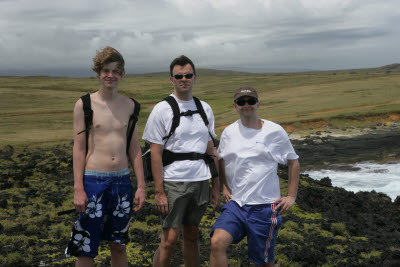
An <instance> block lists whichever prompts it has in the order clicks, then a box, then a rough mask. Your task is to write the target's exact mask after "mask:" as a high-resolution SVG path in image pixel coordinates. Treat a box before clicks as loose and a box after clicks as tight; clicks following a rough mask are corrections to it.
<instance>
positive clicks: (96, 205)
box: [86, 195, 103, 219]
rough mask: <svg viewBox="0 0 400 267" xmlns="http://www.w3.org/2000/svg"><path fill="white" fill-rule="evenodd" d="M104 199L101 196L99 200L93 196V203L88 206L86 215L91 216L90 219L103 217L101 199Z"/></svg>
mask: <svg viewBox="0 0 400 267" xmlns="http://www.w3.org/2000/svg"><path fill="white" fill-rule="evenodd" d="M102 198H103V195H101V196H100V197H99V198H97V197H96V196H93V199H92V201H91V202H90V203H89V204H88V205H87V207H86V214H89V217H90V218H92V219H93V218H96V217H101V216H102V215H103V212H102V208H103V207H102V204H101V199H102Z"/></svg>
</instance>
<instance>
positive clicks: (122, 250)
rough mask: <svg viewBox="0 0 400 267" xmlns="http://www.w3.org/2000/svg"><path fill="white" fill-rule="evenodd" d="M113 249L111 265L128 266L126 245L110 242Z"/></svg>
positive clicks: (117, 266) (116, 266)
mask: <svg viewBox="0 0 400 267" xmlns="http://www.w3.org/2000/svg"><path fill="white" fill-rule="evenodd" d="M109 246H110V251H111V266H115V267H119V266H122V267H123V266H128V258H127V256H126V246H124V245H120V244H117V243H115V242H109Z"/></svg>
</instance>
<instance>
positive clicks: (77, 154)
mask: <svg viewBox="0 0 400 267" xmlns="http://www.w3.org/2000/svg"><path fill="white" fill-rule="evenodd" d="M85 127H86V125H85V119H84V113H83V103H82V100H81V99H79V100H78V101H77V102H76V104H75V108H74V148H73V171H74V205H75V208H76V211H78V212H80V213H83V212H85V210H86V206H87V204H88V198H87V195H86V192H85V189H84V186H83V172H84V170H85V165H86V132H83V133H81V134H78V133H79V132H81V131H82V130H84V129H85Z"/></svg>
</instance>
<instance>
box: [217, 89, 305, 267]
mask: <svg viewBox="0 0 400 267" xmlns="http://www.w3.org/2000/svg"><path fill="white" fill-rule="evenodd" d="M233 107H234V109H235V110H236V111H237V112H238V113H239V116H240V119H239V120H237V121H236V122H234V123H233V124H231V125H229V126H228V127H227V128H226V129H225V130H224V131H223V133H222V135H221V140H220V144H219V148H218V157H219V168H220V169H219V170H220V173H219V174H220V179H221V183H222V190H223V196H224V198H225V200H226V202H227V203H226V204H225V205H223V206H222V207H221V211H222V214H221V215H220V216H219V217H218V218H217V220H216V222H215V224H214V225H213V227H212V229H211V236H212V238H211V255H210V264H211V266H213V267H216V266H228V258H227V254H226V250H227V248H228V247H229V245H230V244H232V243H234V244H236V243H238V242H240V241H241V240H242V239H243V238H244V237H245V236H247V242H248V257H249V260H250V261H251V262H253V263H255V264H256V265H257V266H274V248H275V243H276V238H277V235H278V229H279V227H280V226H281V223H282V218H281V214H283V213H285V212H287V211H288V210H289V209H290V208H291V207H292V206H293V204H294V202H295V200H296V195H297V187H298V182H299V168H300V165H299V161H298V156H297V154H296V153H295V151H294V149H293V146H292V144H291V143H290V140H289V137H288V135H287V133H286V132H285V130H284V129H283V128H282V127H281V126H280V125H278V124H276V123H273V122H271V121H268V120H264V119H260V118H258V117H257V110H258V108H259V107H260V102H259V100H258V94H257V91H256V90H255V89H254V88H252V87H241V88H239V89H238V90H236V92H235V95H234V103H233ZM278 164H287V165H288V167H289V171H288V174H289V185H288V195H287V196H284V197H282V196H281V194H280V187H279V177H278V174H277V171H278Z"/></svg>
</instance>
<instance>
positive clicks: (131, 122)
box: [126, 98, 140, 154]
mask: <svg viewBox="0 0 400 267" xmlns="http://www.w3.org/2000/svg"><path fill="white" fill-rule="evenodd" d="M131 99H132V101H133V103H135V109H134V110H133V113H132V115H131V116H130V117H129V123H128V134H127V138H128V139H127V142H126V153H127V154H128V153H129V146H130V144H131V140H132V135H133V131H134V130H135V126H136V123H137V121H138V120H139V112H140V104H139V102H137V101H136V100H135V99H133V98H131ZM129 126H130V127H129Z"/></svg>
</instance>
